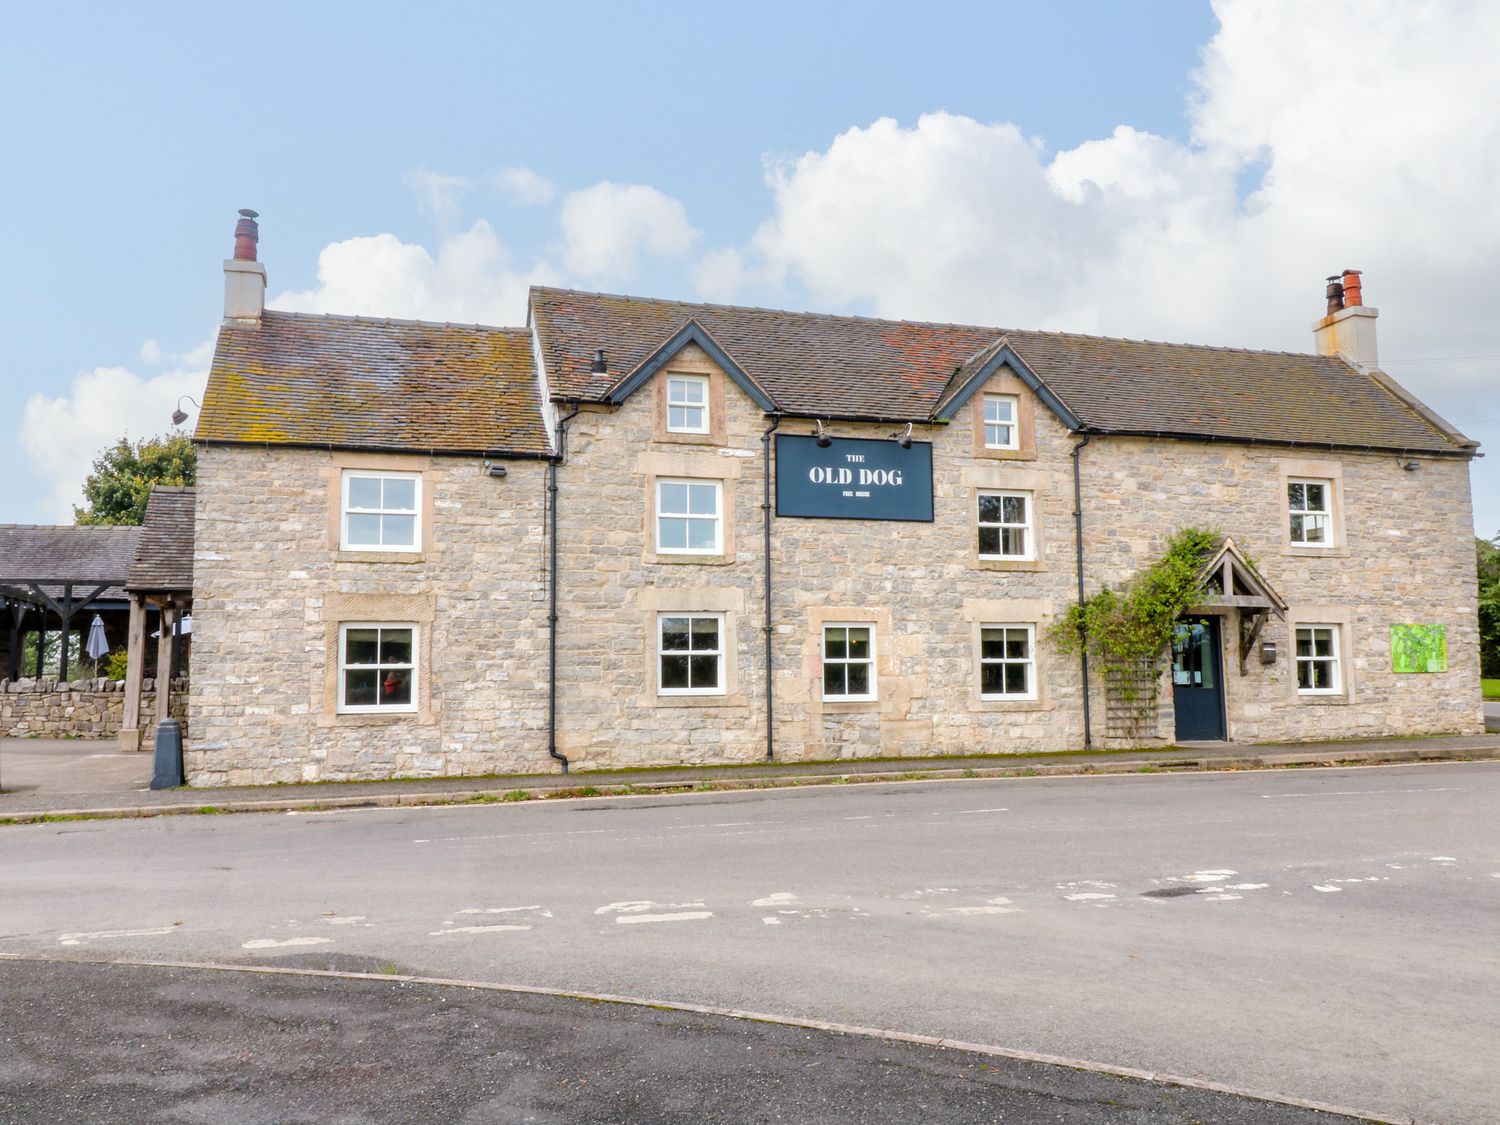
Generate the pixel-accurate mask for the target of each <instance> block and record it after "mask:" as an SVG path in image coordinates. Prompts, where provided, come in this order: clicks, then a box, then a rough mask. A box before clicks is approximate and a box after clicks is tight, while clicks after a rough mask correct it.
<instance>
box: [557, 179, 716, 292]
mask: <svg viewBox="0 0 1500 1125" xmlns="http://www.w3.org/2000/svg"><path fill="white" fill-rule="evenodd" d="M561 224H562V250H561V255H562V262H563V265H564V266H566V267H567V268H568V269H569V270H570V271H572V272H573V273H575V274H577V275H580V276H581V277H584V278H588V279H597V278H604V277H608V278H614V279H619V280H628V279H630V278H631V277H632V276H634V274H635V272H636V269H637V268H638V264H639V259H640V256H641V254H642V252H645V253H649V254H652V255H654V256H657V257H662V258H681V257H685V256H686V255H687V253H688V252H689V251H690V250H691V249H692V247H693V242H694V241H695V240H696V239H697V237H698V232H697V231H696V230H694V229H693V227H692V225H691V224H689V222H688V218H687V210H686V209H685V208H684V207H683V206H682V204H681V203H679V202H678V201H677V200H675V199H673V198H672V197H671V196H668V195H664V194H663V193H661V192H660V191H657V190H656V188H653V187H645V186H643V185H641V184H614V183H610V182H609V181H608V180H604V181H601V182H600V183H597V184H595V185H594V186H593V187H588V188H584V189H582V190H581V191H575V192H572V193H571V194H570V195H569V196H568V197H567V198H566V199H565V200H563V205H562V217H561Z"/></svg>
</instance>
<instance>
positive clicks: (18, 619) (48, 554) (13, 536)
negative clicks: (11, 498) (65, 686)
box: [0, 524, 141, 680]
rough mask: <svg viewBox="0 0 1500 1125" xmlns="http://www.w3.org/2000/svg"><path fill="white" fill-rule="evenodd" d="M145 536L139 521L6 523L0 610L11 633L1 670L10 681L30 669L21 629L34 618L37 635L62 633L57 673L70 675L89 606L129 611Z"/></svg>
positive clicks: (1, 534) (0, 542)
mask: <svg viewBox="0 0 1500 1125" xmlns="http://www.w3.org/2000/svg"><path fill="white" fill-rule="evenodd" d="M140 539H141V529H140V528H138V527H68V526H56V527H49V526H44V525H37V524H5V525H0V609H3V611H4V621H3V624H4V626H5V627H6V630H7V633H8V639H9V644H8V645H7V647H6V653H5V662H4V664H3V665H0V671H3V672H4V674H5V677H6V678H7V679H12V680H16V679H20V678H21V675H22V673H23V671H24V669H23V668H22V667H21V663H22V661H21V655H22V654H21V627H22V625H23V624H24V623H26V621H27V618H28V617H30V618H31V619H32V621H33V626H34V628H35V629H36V631H37V632H39V633H44V632H46V631H47V630H50V629H58V630H60V631H61V632H62V635H63V638H64V643H63V645H62V646H61V654H60V664H59V668H58V678H59V679H62V680H67V679H68V678H69V673H70V672H71V671H72V669H70V668H69V666H68V664H69V657H70V653H69V652H68V645H67V643H66V638H67V636H68V634H69V632H70V631H71V630H72V627H73V625H74V623H75V622H76V621H77V620H78V618H79V617H80V616H81V615H82V614H83V613H84V612H85V611H87V610H93V611H98V610H110V609H114V610H116V611H117V612H118V611H120V610H123V608H124V606H125V601H126V593H125V589H124V587H125V583H126V580H127V578H128V576H129V573H130V567H131V563H132V561H133V560H134V558H135V553H136V548H137V546H138V545H139V543H140ZM111 603H112V604H111ZM40 647H41V646H39V649H38V664H40V660H41V651H40ZM36 674H37V675H38V676H40V674H41V669H40V667H38V668H37V669H36Z"/></svg>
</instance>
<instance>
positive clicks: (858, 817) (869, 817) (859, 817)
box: [840, 816, 875, 820]
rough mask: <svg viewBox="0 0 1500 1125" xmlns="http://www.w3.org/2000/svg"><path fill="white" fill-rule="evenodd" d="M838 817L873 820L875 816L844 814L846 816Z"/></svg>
mask: <svg viewBox="0 0 1500 1125" xmlns="http://www.w3.org/2000/svg"><path fill="white" fill-rule="evenodd" d="M840 819H842V820H874V819H875V818H874V817H873V816H846V817H841V818H840Z"/></svg>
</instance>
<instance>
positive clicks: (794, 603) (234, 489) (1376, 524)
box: [187, 216, 1482, 785]
mask: <svg viewBox="0 0 1500 1125" xmlns="http://www.w3.org/2000/svg"><path fill="white" fill-rule="evenodd" d="M238 233H239V238H238V239H237V247H236V253H237V256H236V258H235V259H234V260H232V261H231V262H229V263H226V319H225V322H224V326H223V328H222V329H221V331H220V335H219V341H218V348H217V351H216V354H215V358H214V363H213V368H212V373H211V376H210V381H209V387H208V391H207V394H206V397H205V400H204V405H203V412H202V415H201V417H200V419H199V422H198V426H197V432H196V440H197V441H198V443H199V478H198V497H197V503H198V511H197V548H196V554H195V574H194V587H195V588H194V599H195V620H196V625H195V651H194V660H195V675H194V678H193V681H192V687H191V693H192V694H191V700H190V716H191V731H192V737H191V740H190V744H189V747H188V753H187V764H188V770H189V775H190V780H191V781H192V782H193V783H194V784H200V785H206V784H222V783H233V782H244V781H256V782H270V781H295V780H315V779H336V778H359V777H385V776H392V775H439V774H460V773H485V772H495V771H502V772H506V771H542V770H551V769H556V768H558V767H559V766H562V765H571V767H572V768H575V769H580V768H582V769H587V768H602V767H612V766H635V765H665V764H676V763H707V762H745V761H752V760H756V759H759V758H763V757H765V756H767V755H770V756H773V757H775V758H777V759H806V758H839V757H850V756H868V755H890V756H913V755H941V754H955V753H975V752H986V753H1005V752H1020V751H1036V750H1065V749H1076V748H1080V747H1083V746H1085V745H1089V746H1095V747H1103V746H1115V745H1126V744H1144V745H1161V744H1166V743H1169V742H1171V741H1174V740H1188V739H1193V738H1198V739H1218V738H1228V739H1232V740H1244V741H1261V740H1271V739H1274V740H1295V739H1328V738H1339V737H1362V736H1373V735H1383V734H1397V733H1400V734H1405V733H1417V732H1424V733H1425V732H1438V731H1448V732H1462V733H1470V732H1476V731H1479V730H1482V718H1481V713H1480V705H1479V702H1478V698H1477V692H1476V691H1475V684H1476V680H1477V677H1478V670H1477V668H1478V665H1477V659H1478V658H1477V630H1476V623H1475V610H1476V591H1475V585H1474V581H1475V580H1474V574H1473V559H1472V546H1471V542H1470V539H1471V534H1472V532H1471V523H1472V518H1471V511H1470V503H1469V485H1468V461H1469V460H1470V458H1472V457H1473V456H1474V454H1475V449H1476V446H1475V443H1473V442H1471V441H1469V440H1468V439H1466V438H1464V437H1463V435H1461V434H1459V433H1457V432H1456V431H1455V430H1454V429H1453V428H1452V427H1451V426H1449V425H1448V424H1447V423H1445V422H1444V421H1442V419H1440V418H1438V417H1437V416H1436V415H1434V414H1433V413H1432V412H1431V411H1430V410H1428V409H1427V408H1426V407H1424V406H1423V405H1422V404H1421V403H1419V402H1417V401H1416V400H1415V399H1414V398H1412V397H1411V396H1410V395H1409V394H1408V393H1407V392H1406V391H1405V390H1404V389H1402V388H1401V387H1400V386H1399V385H1397V384H1396V383H1395V382H1394V381H1393V380H1391V379H1390V378H1389V377H1388V376H1387V375H1385V374H1384V373H1383V372H1382V371H1380V369H1379V368H1378V367H1377V365H1376V356H1375V346H1374V343H1375V342H1374V331H1373V330H1374V318H1375V310H1374V309H1371V308H1368V307H1367V306H1364V305H1363V304H1362V302H1361V298H1360V291H1359V285H1358V282H1359V278H1358V275H1357V274H1353V273H1352V272H1351V273H1349V274H1346V275H1345V276H1344V277H1343V278H1342V279H1341V280H1340V281H1339V282H1338V283H1337V284H1336V285H1334V286H1331V287H1330V294H1329V313H1328V315H1327V316H1326V317H1324V318H1323V319H1321V320H1320V321H1319V322H1318V323H1317V325H1315V328H1314V334H1315V341H1316V344H1317V354H1308V355H1303V354H1288V353H1273V352H1255V351H1245V350H1239V349H1228V348H1211V347H1199V346H1192V345H1179V344H1160V343H1147V342H1140V341H1131V340H1114V339H1101V338H1095V337H1086V336H1075V335H1067V334H1061V333H1044V332H1031V331H1004V330H1000V329H994V328H980V327H969V326H959V325H944V324H922V323H912V322H905V321H902V322H891V321H880V320H871V319H863V318H855V317H836V316H822V315H814V314H804V313H790V312H778V311H771V310H764V309H750V308H735V307H727V306H714V305H701V304H686V303H680V302H671V301H658V300H645V299H639V298H631V297H617V296H606V295H600V294H592V293H579V292H573V291H567V290H558V289H547V288H537V289H533V290H532V293H531V298H530V307H529V309H528V313H527V322H526V326H525V327H524V328H489V327H482V326H467V325H465V326H460V325H451V324H426V323H414V322H410V321H395V320H380V319H369V318H360V317H339V316H309V315H302V314H292V313H280V312H275V311H270V310H265V309H264V308H263V294H264V285H265V280H264V279H265V275H264V269H263V267H262V266H261V265H260V263H259V262H257V261H255V229H254V223H253V216H249V217H247V218H246V219H245V220H242V223H241V226H240V228H239V231H238ZM1187 526H1194V527H1204V528H1212V529H1214V530H1215V531H1216V532H1218V533H1219V534H1220V535H1221V536H1222V537H1223V545H1222V547H1221V548H1220V550H1219V551H1218V553H1217V555H1216V556H1215V557H1214V558H1213V559H1212V560H1211V562H1210V564H1209V567H1208V572H1209V574H1210V577H1211V581H1210V591H1209V593H1208V594H1207V595H1205V604H1203V605H1201V606H1198V607H1195V609H1194V610H1193V612H1192V613H1191V614H1190V615H1189V616H1186V617H1184V619H1183V621H1182V623H1181V625H1180V627H1179V629H1178V637H1177V642H1176V643H1175V644H1174V647H1173V652H1172V659H1171V660H1170V661H1167V660H1163V662H1162V671H1161V677H1160V680H1159V683H1158V684H1157V689H1156V691H1155V693H1154V698H1155V699H1156V701H1157V704H1156V706H1155V708H1154V709H1148V708H1144V707H1143V706H1142V705H1140V704H1139V703H1136V704H1134V705H1132V706H1130V707H1123V706H1121V705H1120V702H1119V700H1120V698H1121V696H1120V693H1119V691H1118V687H1119V685H1118V684H1110V683H1105V682H1102V681H1101V680H1100V679H1099V677H1098V675H1097V674H1095V675H1092V676H1089V677H1085V675H1084V673H1083V671H1082V668H1081V666H1080V661H1079V659H1078V658H1077V657H1073V656H1067V655H1064V654H1062V653H1061V652H1059V651H1057V650H1056V648H1055V646H1054V645H1052V644H1051V643H1050V642H1049V639H1048V636H1047V631H1048V628H1049V626H1050V625H1051V624H1052V623H1053V622H1055V621H1056V620H1057V619H1058V618H1059V616H1061V615H1062V614H1063V613H1065V612H1066V610H1067V608H1068V607H1069V606H1070V605H1072V604H1074V603H1075V602H1076V601H1077V599H1078V598H1079V596H1080V593H1081V592H1082V593H1086V594H1092V593H1093V592H1095V591H1097V590H1098V589H1100V588H1101V586H1103V585H1118V584H1120V583H1123V582H1126V581H1128V580H1129V579H1130V578H1131V576H1132V575H1134V574H1136V573H1138V572H1139V571H1140V570H1141V569H1142V568H1143V567H1145V566H1147V565H1149V564H1150V563H1152V562H1153V561H1155V560H1156V559H1157V558H1159V557H1160V556H1161V554H1162V552H1163V550H1164V548H1165V544H1166V540H1167V537H1168V535H1169V534H1170V533H1171V532H1172V531H1173V530H1174V529H1176V528H1181V527H1187ZM1150 694H1151V693H1148V697H1149V696H1150Z"/></svg>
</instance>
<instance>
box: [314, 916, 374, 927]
mask: <svg viewBox="0 0 1500 1125" xmlns="http://www.w3.org/2000/svg"><path fill="white" fill-rule="evenodd" d="M364 920H365V916H364V915H363V914H345V915H343V916H342V917H339V918H324V919H323V921H325V922H327V923H328V924H329V925H330V926H352V925H354V924H355V923H356V922H363V921H364Z"/></svg>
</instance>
